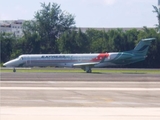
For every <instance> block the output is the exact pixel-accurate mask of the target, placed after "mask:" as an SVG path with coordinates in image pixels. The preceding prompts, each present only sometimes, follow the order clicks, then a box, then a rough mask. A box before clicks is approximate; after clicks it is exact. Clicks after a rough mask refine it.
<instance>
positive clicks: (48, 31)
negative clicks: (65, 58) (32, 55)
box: [24, 3, 75, 53]
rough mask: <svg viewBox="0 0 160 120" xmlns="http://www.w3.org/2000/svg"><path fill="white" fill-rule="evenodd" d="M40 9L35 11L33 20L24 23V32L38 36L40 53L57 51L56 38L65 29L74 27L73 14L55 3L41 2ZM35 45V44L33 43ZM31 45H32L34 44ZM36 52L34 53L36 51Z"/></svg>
mask: <svg viewBox="0 0 160 120" xmlns="http://www.w3.org/2000/svg"><path fill="white" fill-rule="evenodd" d="M41 7H42V9H41V10H39V11H38V12H36V14H35V16H34V20H32V21H27V22H26V23H25V24H24V32H26V33H27V35H29V34H28V32H30V34H31V35H33V36H35V35H36V36H38V39H39V42H38V44H39V45H40V51H37V52H40V53H57V52H58V47H57V44H56V43H57V42H56V40H57V38H59V37H60V35H61V34H63V33H64V32H65V31H66V30H69V29H73V28H74V24H75V21H74V16H73V15H71V14H69V13H68V12H66V11H62V10H61V9H60V5H58V4H56V3H52V4H51V3H49V4H47V5H46V4H45V3H41ZM34 45H35V44H34ZM34 45H32V46H34ZM37 52H36V53H37Z"/></svg>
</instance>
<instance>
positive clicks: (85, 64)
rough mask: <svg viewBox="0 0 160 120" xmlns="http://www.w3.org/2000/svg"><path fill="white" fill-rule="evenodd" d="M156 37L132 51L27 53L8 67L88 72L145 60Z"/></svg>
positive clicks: (139, 44) (11, 62)
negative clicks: (65, 68) (48, 67)
mask: <svg viewBox="0 0 160 120" xmlns="http://www.w3.org/2000/svg"><path fill="white" fill-rule="evenodd" d="M153 40H155V38H147V39H142V40H141V41H140V42H139V43H138V45H137V46H136V47H135V48H134V49H133V50H130V51H125V52H111V53H94V54H91V53H90V54H25V55H20V56H19V57H18V58H16V59H14V60H11V61H8V62H6V63H4V64H3V65H4V66H6V67H13V68H14V69H15V67H20V66H24V67H34V66H38V67H47V66H57V67H80V68H82V69H83V70H84V71H86V72H87V73H91V72H92V70H91V68H93V67H105V66H115V65H126V64H131V63H135V62H138V61H142V60H145V58H146V54H147V51H148V48H149V46H150V44H151V42H152V41H153Z"/></svg>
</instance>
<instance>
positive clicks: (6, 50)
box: [0, 33, 16, 62]
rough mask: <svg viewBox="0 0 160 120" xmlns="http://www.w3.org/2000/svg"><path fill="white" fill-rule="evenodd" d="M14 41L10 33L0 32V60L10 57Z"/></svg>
mask: <svg viewBox="0 0 160 120" xmlns="http://www.w3.org/2000/svg"><path fill="white" fill-rule="evenodd" d="M15 43H16V38H15V36H14V35H13V34H10V33H0V47H1V49H0V55H1V60H0V62H6V61H8V60H10V59H11V54H12V51H13V46H14V44H15Z"/></svg>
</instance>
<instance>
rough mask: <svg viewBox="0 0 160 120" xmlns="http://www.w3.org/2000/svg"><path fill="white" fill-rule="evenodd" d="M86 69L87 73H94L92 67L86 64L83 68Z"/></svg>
mask: <svg viewBox="0 0 160 120" xmlns="http://www.w3.org/2000/svg"><path fill="white" fill-rule="evenodd" d="M82 69H83V70H84V71H86V73H92V69H91V67H90V66H85V67H83V68H82Z"/></svg>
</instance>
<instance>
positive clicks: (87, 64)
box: [73, 56, 106, 67]
mask: <svg viewBox="0 0 160 120" xmlns="http://www.w3.org/2000/svg"><path fill="white" fill-rule="evenodd" d="M105 58H106V56H104V57H103V59H102V60H101V61H100V62H88V63H76V64H73V66H75V67H76V66H81V67H83V66H94V65H96V64H99V63H102V62H104V60H105Z"/></svg>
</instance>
